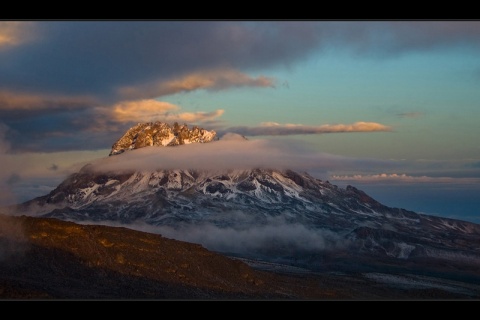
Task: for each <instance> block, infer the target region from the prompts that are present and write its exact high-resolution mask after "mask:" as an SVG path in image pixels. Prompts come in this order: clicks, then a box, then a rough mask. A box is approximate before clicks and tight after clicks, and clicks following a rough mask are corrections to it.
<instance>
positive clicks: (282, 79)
mask: <svg viewBox="0 0 480 320" xmlns="http://www.w3.org/2000/svg"><path fill="white" fill-rule="evenodd" d="M479 89H480V21H475V20H472V21H455V20H451V21H447V20H446V21H442V20H434V21H414V20H412V21H393V20H392V21H389V20H385V21H368V20H361V21H360V20H359V21H355V20H353V21H341V20H338V21H321V20H319V21H315V20H307V21H293V20H292V21H288V20H278V21H188V20H187V21H161V20H158V21H141V20H138V21H135V20H132V21H68V20H67V21H47V20H45V21H12V20H10V21H0V163H1V166H0V205H8V204H13V203H19V202H23V201H26V200H30V199H32V198H34V197H37V196H41V195H45V194H47V193H48V192H49V191H51V190H52V189H53V188H55V187H56V186H57V185H58V184H59V183H60V182H61V181H62V180H63V179H65V178H66V177H67V176H68V174H71V173H73V172H75V171H76V170H78V169H79V168H80V167H81V166H83V165H84V164H86V163H89V162H91V161H95V160H96V159H101V158H105V157H107V156H108V154H109V152H110V148H111V147H112V145H113V143H114V142H115V141H116V140H117V139H118V138H120V137H121V136H122V135H123V133H124V132H125V131H126V130H127V129H129V128H130V127H132V126H133V125H135V124H137V123H139V122H150V121H164V122H167V123H170V124H171V123H173V122H179V123H186V124H188V125H189V126H193V125H198V126H201V127H203V128H205V129H208V130H215V131H216V132H217V134H218V136H219V137H221V138H222V139H221V141H218V142H219V143H221V144H219V145H217V147H209V148H208V152H210V154H216V155H223V156H224V157H225V158H223V159H224V160H225V162H227V161H228V162H229V163H231V164H232V165H233V164H235V165H237V164H238V165H239V163H238V160H239V159H243V160H244V161H245V163H257V162H261V163H262V164H265V165H268V164H270V165H274V164H275V165H279V166H280V165H282V166H289V167H292V168H293V169H298V170H305V171H307V172H308V173H310V174H311V175H313V176H315V177H318V178H319V179H322V180H329V181H330V182H331V183H334V184H337V185H339V186H346V185H348V184H351V185H354V186H356V187H357V188H359V189H362V190H364V191H365V192H367V193H368V194H369V195H370V196H372V197H373V198H375V199H376V200H378V201H380V202H382V203H383V204H386V205H389V206H394V207H401V208H405V209H409V210H413V211H416V212H421V213H427V214H432V215H439V216H444V217H450V218H456V219H462V220H467V221H472V222H476V223H480V210H479V209H478V208H479V207H480V196H479V195H480V139H478V137H480V126H479V125H478V120H480V105H479V103H480V90H479ZM235 134H240V135H244V136H245V137H246V138H247V139H248V142H246V143H242V144H241V148H239V149H235V148H237V147H238V145H239V143H240V142H239V140H238V139H235ZM232 137H233V138H232ZM218 146H222V148H219V147H218ZM202 150H204V151H205V152H207V149H202ZM235 150H237V152H238V151H239V150H241V151H242V153H240V154H238V153H237V154H235V152H233V151H235ZM230 151H232V152H233V153H232V152H230ZM199 152H200V151H199ZM222 152H223V153H222ZM197 155H198V157H203V155H200V153H197ZM164 157H165V158H168V155H164ZM227 159H228V160H227ZM203 162H204V163H205V162H208V159H207V158H205V159H203Z"/></svg>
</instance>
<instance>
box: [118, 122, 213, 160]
mask: <svg viewBox="0 0 480 320" xmlns="http://www.w3.org/2000/svg"><path fill="white" fill-rule="evenodd" d="M215 140H218V137H217V133H216V132H215V131H213V130H211V131H208V130H206V129H203V128H199V127H197V126H193V127H192V129H189V128H188V126H187V125H186V124H183V125H179V124H178V123H177V122H175V123H174V124H173V125H172V126H170V125H169V124H167V123H164V122H158V121H157V122H147V123H139V124H137V125H136V126H134V127H132V128H130V129H129V130H128V131H127V132H126V133H125V134H124V135H123V136H122V137H121V138H120V139H118V140H117V141H116V142H115V143H114V144H113V146H112V150H111V151H110V154H109V155H110V156H112V155H116V154H120V153H123V152H125V151H127V150H132V149H138V148H143V147H149V146H164V147H165V146H177V145H181V144H190V143H206V142H211V141H215Z"/></svg>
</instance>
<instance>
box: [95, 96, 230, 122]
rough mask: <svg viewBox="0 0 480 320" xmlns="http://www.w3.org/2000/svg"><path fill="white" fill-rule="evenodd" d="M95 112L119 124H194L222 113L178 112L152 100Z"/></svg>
mask: <svg viewBox="0 0 480 320" xmlns="http://www.w3.org/2000/svg"><path fill="white" fill-rule="evenodd" d="M96 111H97V113H98V114H103V115H106V116H107V117H108V118H109V119H110V120H113V121H115V122H120V123H123V122H148V121H164V122H169V123H173V122H188V123H195V122H202V121H209V120H214V119H216V118H218V117H220V116H221V115H222V114H223V113H224V110H222V109H219V110H215V111H212V112H201V111H199V112H179V111H180V107H179V106H177V105H174V104H172V103H169V102H164V101H157V100H153V99H144V100H137V101H122V102H119V103H117V104H115V105H113V106H112V107H102V108H96Z"/></svg>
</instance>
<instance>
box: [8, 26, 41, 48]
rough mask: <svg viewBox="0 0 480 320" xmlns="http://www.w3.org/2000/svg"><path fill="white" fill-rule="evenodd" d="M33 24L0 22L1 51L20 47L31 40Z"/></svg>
mask: <svg viewBox="0 0 480 320" xmlns="http://www.w3.org/2000/svg"><path fill="white" fill-rule="evenodd" d="M32 26H33V23H32V22H29V21H0V49H3V48H7V47H12V46H16V45H19V44H21V43H23V42H26V41H28V40H29V39H31V36H32V32H33V30H34V29H32Z"/></svg>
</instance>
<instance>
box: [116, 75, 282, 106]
mask: <svg viewBox="0 0 480 320" xmlns="http://www.w3.org/2000/svg"><path fill="white" fill-rule="evenodd" d="M246 86H249V87H274V80H273V78H269V77H265V76H259V77H256V78H252V77H250V76H248V75H246V74H244V73H242V72H240V71H238V70H234V69H215V70H205V71H203V72H193V73H190V74H187V75H185V76H181V77H178V78H174V79H171V80H167V81H160V82H156V83H149V84H146V85H143V86H136V87H122V88H121V89H120V90H119V93H120V95H121V96H123V97H125V98H128V99H137V98H138V97H151V98H154V97H160V96H165V95H169V94H174V93H179V92H186V91H194V90H199V89H206V90H222V89H227V88H231V87H246Z"/></svg>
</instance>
